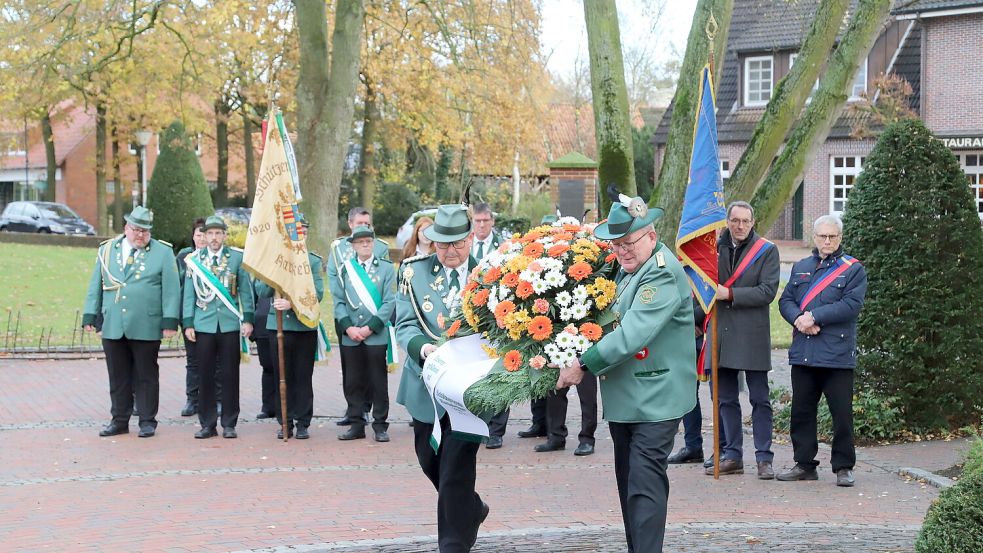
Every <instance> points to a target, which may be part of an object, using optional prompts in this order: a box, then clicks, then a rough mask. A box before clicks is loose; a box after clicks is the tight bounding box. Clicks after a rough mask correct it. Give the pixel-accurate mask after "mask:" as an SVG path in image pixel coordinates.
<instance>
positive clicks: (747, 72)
mask: <svg viewBox="0 0 983 553" xmlns="http://www.w3.org/2000/svg"><path fill="white" fill-rule="evenodd" d="M765 60H767V61H768V63H770V64H771V68H770V69H769V78H770V80H769V82H768V98H767V99H765V100H761V99H760V98H759V99H758V100H754V101H752V100H751V86H750V85H751V80H750V77H751V63H752V62H756V61H757V62H760V61H765ZM759 71H760V69H759ZM762 82H763V81H762ZM763 91H764V89H761V90H759V91H758V93H759V94H761V93H762V92H763ZM774 91H775V56H753V57H749V58H745V59H744V105H745V106H748V107H755V106H764V105H767V104H768V101H769V100H771V94H772V92H774Z"/></svg>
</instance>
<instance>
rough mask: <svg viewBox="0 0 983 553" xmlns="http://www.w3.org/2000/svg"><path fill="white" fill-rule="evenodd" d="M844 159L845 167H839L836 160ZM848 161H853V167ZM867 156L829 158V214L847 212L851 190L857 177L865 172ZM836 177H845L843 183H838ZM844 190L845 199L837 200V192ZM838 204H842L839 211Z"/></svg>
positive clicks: (834, 156)
mask: <svg viewBox="0 0 983 553" xmlns="http://www.w3.org/2000/svg"><path fill="white" fill-rule="evenodd" d="M837 159H842V160H843V166H842V167H837V166H836V160H837ZM847 160H853V167H849V166H848V165H847V163H848V162H847ZM866 161H867V156H852V155H839V156H836V155H833V156H829V212H830V213H835V214H837V215H842V214H843V212H844V211H846V203H847V200H848V199H849V196H850V190H852V189H853V186H854V184H855V183H856V182H857V177H858V176H859V175H860V173H861V172H862V171H863V170H864V163H865V162H866ZM836 177H843V180H842V182H839V183H838V182H836V180H837V179H836ZM837 190H843V197H842V198H837V197H836V191H837ZM837 203H841V204H842V205H840V206H839V208H840V209H837Z"/></svg>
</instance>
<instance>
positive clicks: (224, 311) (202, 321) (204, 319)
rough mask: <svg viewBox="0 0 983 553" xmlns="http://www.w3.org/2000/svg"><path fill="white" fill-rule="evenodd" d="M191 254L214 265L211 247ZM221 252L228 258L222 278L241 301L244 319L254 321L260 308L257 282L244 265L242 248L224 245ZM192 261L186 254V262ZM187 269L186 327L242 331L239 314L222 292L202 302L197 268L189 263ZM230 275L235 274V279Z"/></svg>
mask: <svg viewBox="0 0 983 553" xmlns="http://www.w3.org/2000/svg"><path fill="white" fill-rule="evenodd" d="M187 255H189V256H191V255H197V256H198V259H200V260H201V263H202V265H204V266H205V267H206V268H208V267H211V259H210V258H211V256H212V254H211V251H209V249H208V248H202V249H200V250H197V251H195V252H192V253H189V254H187ZM218 255H219V257H220V258H222V259H224V262H221V263H222V264H223V265H224V268H223V270H222V274H220V275H219V276H218V279H219V280H220V281H222V283H223V284H224V285H225V286H226V287H227V288H228V289H229V292H230V293H232V294H234V298H233V299H234V300H236V301H237V302H238V304H239V305H238V307H239V310H240V311H242V320H243V322H247V323H249V324H252V323H253V313H254V312H255V310H256V308H255V302H254V301H253V286H252V282H251V280H250V279H249V273H247V272H246V269H245V268H243V266H242V251H241V250H238V249H233V248H230V247H228V246H222V249H221V251H220V252H219V254H218ZM191 263H192V261H191V260H190V259H188V258H185V266H188V265H190V264H191ZM185 273H186V275H187V276H186V277H185V281H184V292H183V295H184V303H183V307H182V309H181V312H182V313H183V317H184V319H183V321H182V322H181V324H182V325H183V326H184V328H194V329H195V332H208V333H211V334H215V333H218V332H234V331H238V330H239V327H240V324H239V317H238V316H237V315H236V314H235V313H233V312H232V311H230V310H229V308H228V307H226V306H225V304H224V303H222V300H220V299H219V298H218V296H216V297H214V298H213V299H212V300H211V301H210V302H208V303H207V304H205V307H200V306H199V305H198V297H197V294H196V293H195V286H194V282H193V278H194V271H193V270H192V269H191V267H187V269H186V270H185ZM230 277H234V279H233V278H230ZM233 281H234V282H233ZM201 286H202V289H207V290H211V289H210V288H206V286H207V285H206V284H205V283H204V282H202V283H201Z"/></svg>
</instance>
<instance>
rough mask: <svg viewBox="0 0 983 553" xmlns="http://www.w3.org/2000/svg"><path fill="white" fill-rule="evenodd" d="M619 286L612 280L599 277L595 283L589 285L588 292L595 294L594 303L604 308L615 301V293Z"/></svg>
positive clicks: (599, 307)
mask: <svg viewBox="0 0 983 553" xmlns="http://www.w3.org/2000/svg"><path fill="white" fill-rule="evenodd" d="M617 289H618V286H617V285H616V284H615V283H614V281H612V280H608V279H606V278H599V279H597V280H595V281H594V283H593V284H588V285H587V293H588V294H590V295H592V296H594V303H595V304H597V308H598V309H604V308H605V307H607V306H609V305H611V302H612V301H614V294H615V292H616V291H617Z"/></svg>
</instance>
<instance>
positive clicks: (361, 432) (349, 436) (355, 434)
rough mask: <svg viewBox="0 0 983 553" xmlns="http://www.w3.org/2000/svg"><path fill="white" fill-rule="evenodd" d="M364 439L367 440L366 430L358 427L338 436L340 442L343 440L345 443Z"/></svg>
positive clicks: (353, 427)
mask: <svg viewBox="0 0 983 553" xmlns="http://www.w3.org/2000/svg"><path fill="white" fill-rule="evenodd" d="M363 438H365V428H364V427H362V428H358V427H355V426H352V427H351V428H349V429H348V432H345V433H344V434H338V439H339V440H343V441H348V440H361V439H363Z"/></svg>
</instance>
